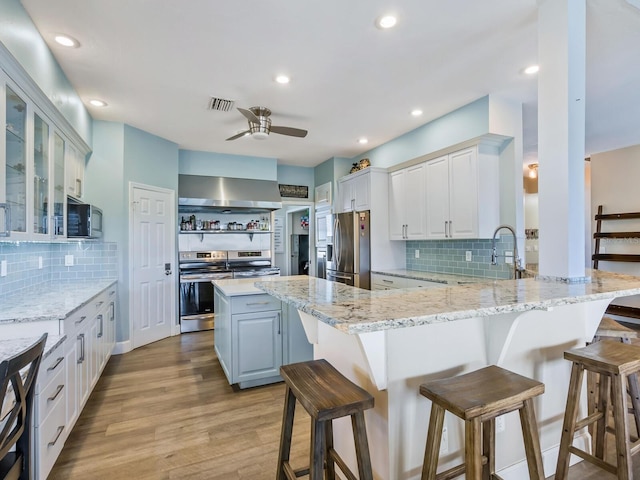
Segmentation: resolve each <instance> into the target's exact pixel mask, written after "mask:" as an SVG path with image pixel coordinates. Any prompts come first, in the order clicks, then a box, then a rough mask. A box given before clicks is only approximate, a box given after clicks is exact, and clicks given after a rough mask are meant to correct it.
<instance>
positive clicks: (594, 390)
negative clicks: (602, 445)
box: [587, 370, 598, 438]
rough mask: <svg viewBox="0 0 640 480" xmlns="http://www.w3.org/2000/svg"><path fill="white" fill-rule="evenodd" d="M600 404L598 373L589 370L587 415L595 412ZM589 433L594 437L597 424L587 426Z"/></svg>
mask: <svg viewBox="0 0 640 480" xmlns="http://www.w3.org/2000/svg"><path fill="white" fill-rule="evenodd" d="M597 405H598V374H597V373H595V372H591V371H589V370H587V416H589V415H591V414H593V413H595V411H596V409H597ZM587 429H588V430H589V435H591V438H594V435H595V429H596V427H595V424H593V423H591V424H589V426H588V427H587Z"/></svg>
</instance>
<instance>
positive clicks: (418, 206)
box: [389, 163, 427, 240]
mask: <svg viewBox="0 0 640 480" xmlns="http://www.w3.org/2000/svg"><path fill="white" fill-rule="evenodd" d="M389 238H391V240H424V239H426V238H427V215H426V164H425V163H420V164H418V165H413V166H411V167H407V168H404V169H402V170H397V171H395V172H391V173H389Z"/></svg>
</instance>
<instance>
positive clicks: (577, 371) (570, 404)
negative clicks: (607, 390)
mask: <svg viewBox="0 0 640 480" xmlns="http://www.w3.org/2000/svg"><path fill="white" fill-rule="evenodd" d="M583 372H584V367H583V366H582V365H580V364H579V363H575V362H573V365H572V367H571V380H569V392H568V393H567V406H566V408H565V411H564V421H563V424H562V436H561V437H560V450H559V452H558V464H557V465H556V476H555V477H554V478H555V480H566V479H567V475H568V473H569V460H570V458H571V457H570V455H569V447H571V444H572V443H573V434H574V432H575V429H576V420H577V418H576V417H577V415H578V403H579V402H578V400H579V399H580V389H581V387H582V374H583Z"/></svg>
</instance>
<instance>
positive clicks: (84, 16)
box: [22, 0, 640, 166]
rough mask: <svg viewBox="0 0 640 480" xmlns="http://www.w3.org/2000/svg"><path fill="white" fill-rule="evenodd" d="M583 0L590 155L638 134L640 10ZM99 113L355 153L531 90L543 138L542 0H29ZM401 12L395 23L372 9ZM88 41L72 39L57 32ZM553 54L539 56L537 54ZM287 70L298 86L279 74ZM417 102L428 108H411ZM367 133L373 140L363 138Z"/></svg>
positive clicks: (529, 106)
mask: <svg viewBox="0 0 640 480" xmlns="http://www.w3.org/2000/svg"><path fill="white" fill-rule="evenodd" d="M586 1H587V15H588V18H587V35H588V40H587V125H586V132H587V144H586V150H587V154H591V153H595V152H599V151H606V150H610V149H613V148H619V147H623V146H628V145H633V144H640V87H639V86H640V10H638V9H636V8H634V7H632V6H631V5H630V4H628V3H627V2H626V1H625V0H586ZM22 3H23V5H24V7H25V8H26V10H27V11H28V13H29V14H30V15H31V17H32V19H33V21H34V22H35V24H36V26H37V27H38V29H39V30H40V32H41V34H42V36H43V37H44V38H45V40H46V41H47V43H48V44H49V46H50V48H51V50H52V51H53V53H54V55H55V56H56V58H57V60H58V62H59V63H60V65H61V66H62V69H63V70H64V71H65V73H66V74H67V76H68V77H69V80H70V81H71V83H72V84H73V85H74V87H75V89H76V90H77V91H78V93H79V95H80V96H81V98H82V99H83V100H84V101H85V103H86V102H88V100H89V99H91V98H96V97H97V98H101V99H103V100H105V101H106V102H108V104H109V106H108V107H106V108H102V109H100V108H96V107H92V106H90V105H88V104H87V108H88V109H89V111H90V113H91V115H92V116H93V117H94V118H95V119H100V120H110V121H116V122H124V123H127V124H129V125H132V126H134V127H137V128H140V129H142V130H145V131H147V132H150V133H153V134H155V135H158V136H160V137H163V138H166V139H168V140H170V141H173V142H175V143H177V144H178V145H179V146H180V148H184V149H190V150H203V151H212V152H221V153H229V154H238V155H252V156H260V157H271V158H277V159H278V162H279V163H280V164H287V165H299V166H315V165H317V164H319V163H321V162H323V161H324V160H326V159H327V158H330V157H332V156H340V157H354V156H357V155H360V154H361V153H363V152H365V151H367V150H369V149H371V148H373V147H375V146H377V145H380V144H382V143H384V142H386V141H388V140H391V139H392V138H395V137H397V136H399V135H401V134H403V133H406V132H408V131H410V130H413V129H414V128H416V127H418V126H419V125H422V124H424V123H426V122H428V121H430V120H432V119H434V118H437V117H439V116H441V115H443V114H445V113H447V112H449V111H451V110H454V109H456V108H458V107H460V106H462V105H465V104H467V103H469V102H471V101H473V100H475V99H477V98H479V97H482V96H484V95H487V94H493V93H496V94H504V95H509V96H512V97H514V98H518V99H521V100H522V102H523V103H524V104H525V114H524V124H525V141H524V143H525V161H528V158H531V157H533V158H535V152H536V143H537V141H536V137H537V135H536V131H537V120H536V79H535V76H534V77H529V76H525V75H524V74H523V73H522V69H523V68H524V67H525V66H527V65H529V64H532V63H536V58H537V26H536V16H537V11H536V0H483V1H477V0H447V1H443V0H402V1H399V0H348V1H346V2H345V1H344V0H307V1H300V0H261V1H244V2H241V1H212V0H188V1H176V0H108V1H105V0H82V1H78V0H56V1H55V2H52V1H51V0H22ZM389 11H392V12H395V13H396V14H397V15H398V17H399V21H398V25H397V26H396V27H395V28H394V29H392V30H389V31H382V30H379V29H377V28H376V27H375V25H374V21H375V19H376V18H377V17H378V16H379V15H381V14H383V13H386V12H389ZM56 33H66V34H69V35H71V36H73V37H75V38H76V39H77V40H79V41H80V42H81V44H82V45H81V47H80V48H78V49H65V48H63V47H60V46H58V45H57V44H55V43H54V42H53V35H54V34H56ZM542 68H544V66H542ZM280 72H285V73H287V74H289V75H290V76H291V83H290V84H289V85H285V86H282V85H279V84H277V83H275V82H274V81H273V79H274V77H275V75H276V74H278V73H280ZM211 96H217V97H222V98H226V99H231V100H234V101H235V107H243V108H248V107H251V106H256V105H260V106H266V107H269V108H270V109H271V110H272V111H273V114H272V117H271V118H272V120H273V124H274V125H285V126H291V127H297V128H303V129H307V130H309V134H308V136H307V137H306V138H304V139H300V138H293V137H287V136H282V135H276V134H273V133H272V134H271V135H270V136H269V138H268V139H266V140H263V141H259V140H254V139H252V138H240V139H238V140H235V141H231V142H228V141H225V139H226V138H227V137H230V136H231V135H234V134H235V133H237V132H238V131H241V130H244V129H246V128H247V122H246V120H245V119H244V117H243V116H242V115H241V114H240V113H239V112H238V111H237V110H235V108H234V110H233V111H231V112H216V111H209V110H207V104H208V101H209V98H210V97H211ZM417 107H419V108H421V109H423V110H424V115H423V116H422V117H420V118H413V117H411V116H410V115H409V112H410V111H411V110H412V109H413V108H417ZM361 136H366V137H368V138H369V140H370V142H369V144H368V145H365V146H362V145H359V144H358V143H357V139H358V138H359V137H361Z"/></svg>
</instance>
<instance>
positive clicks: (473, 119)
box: [352, 96, 489, 168]
mask: <svg viewBox="0 0 640 480" xmlns="http://www.w3.org/2000/svg"><path fill="white" fill-rule="evenodd" d="M487 133H489V97H488V96H487V97H482V98H480V99H478V100H476V101H475V102H472V103H469V104H467V105H465V106H464V107H460V108H458V109H457V110H454V111H453V112H450V113H447V114H446V115H443V116H442V117H439V118H436V119H435V120H433V121H431V122H429V123H426V124H424V125H422V126H421V127H418V128H416V129H415V130H412V131H410V132H408V133H405V134H404V135H401V136H400V137H397V138H394V139H393V140H390V141H388V142H387V143H384V144H382V145H380V146H378V147H376V148H373V149H371V150H369V151H368V152H364V153H362V154H360V155H358V156H357V157H353V159H352V161H357V160H360V159H361V158H369V160H370V161H371V165H373V166H375V167H382V168H387V167H391V166H393V165H396V164H398V163H402V162H406V161H407V160H412V159H414V158H417V157H420V156H422V155H427V154H429V153H432V152H435V151H437V150H441V149H443V148H447V147H450V146H451V145H456V144H458V143H461V142H464V141H466V140H469V139H471V138H475V137H479V136H481V135H485V134H487Z"/></svg>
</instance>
